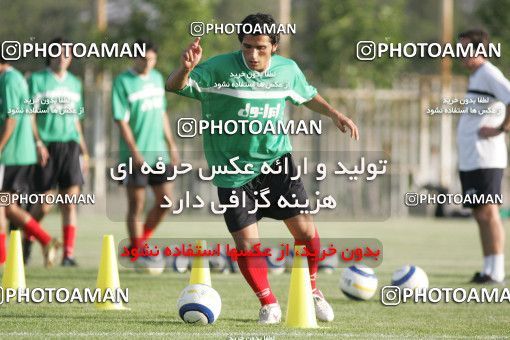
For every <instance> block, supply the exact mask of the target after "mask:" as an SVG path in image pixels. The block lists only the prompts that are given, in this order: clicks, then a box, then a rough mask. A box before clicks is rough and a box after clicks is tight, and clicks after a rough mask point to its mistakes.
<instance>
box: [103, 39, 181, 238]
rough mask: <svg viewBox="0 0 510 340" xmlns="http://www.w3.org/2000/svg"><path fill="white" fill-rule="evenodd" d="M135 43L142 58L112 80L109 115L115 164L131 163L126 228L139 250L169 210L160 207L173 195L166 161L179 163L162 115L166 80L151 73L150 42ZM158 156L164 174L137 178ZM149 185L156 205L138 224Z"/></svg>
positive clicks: (152, 49) (153, 61) (153, 62)
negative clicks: (115, 137)
mask: <svg viewBox="0 0 510 340" xmlns="http://www.w3.org/2000/svg"><path fill="white" fill-rule="evenodd" d="M135 43H136V44H140V45H143V44H145V51H146V54H145V57H138V58H135V60H134V63H133V67H132V68H131V69H129V70H127V71H125V72H123V73H121V74H120V75H118V76H117V78H116V79H115V81H114V84H113V89H112V112H113V118H114V120H115V122H116V123H117V125H118V126H119V129H120V135H121V138H120V143H119V144H120V151H119V161H120V162H121V163H127V162H128V159H129V158H130V157H131V158H132V161H133V163H134V166H133V174H130V175H128V176H127V177H126V178H125V180H124V184H125V185H126V190H127V194H128V213H127V226H128V233H129V237H130V240H131V246H133V247H137V248H139V247H140V246H142V245H143V243H144V242H145V241H146V240H148V239H149V238H150V237H151V235H152V233H153V232H154V230H155V228H156V227H157V226H158V224H159V223H160V222H161V220H162V219H163V217H164V215H165V213H166V212H167V210H168V209H165V208H161V206H160V205H161V204H162V203H164V202H165V200H164V197H165V195H166V196H167V197H170V196H171V184H170V182H168V181H167V177H168V176H170V175H171V174H172V172H171V169H172V168H171V165H170V162H171V161H172V162H173V163H174V164H179V163H180V160H179V154H178V151H177V146H176V144H175V141H174V138H173V136H172V132H171V130H170V124H169V121H168V117H167V115H166V106H167V103H166V98H165V89H164V79H163V76H162V75H161V73H159V72H158V71H156V70H155V69H154V67H155V66H156V61H157V56H158V55H157V48H156V46H155V45H154V44H153V43H152V42H151V41H148V40H137V41H136V42H135ZM169 152H170V155H171V157H169V156H170V155H169ZM159 157H161V161H162V162H163V163H164V164H165V165H166V166H165V173H163V174H152V173H151V174H148V175H145V174H142V173H141V171H140V168H141V165H142V164H143V163H144V162H146V163H147V164H148V165H150V166H151V167H152V168H154V167H155V165H156V163H157V162H158V158H159ZM147 185H150V187H151V188H152V191H153V192H154V196H155V201H154V206H153V207H152V208H151V209H150V211H149V212H148V214H147V216H146V218H145V223H144V224H143V225H142V219H143V216H142V215H143V209H144V204H145V187H146V186H147Z"/></svg>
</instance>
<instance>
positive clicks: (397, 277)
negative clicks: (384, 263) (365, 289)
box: [391, 265, 429, 290]
mask: <svg viewBox="0 0 510 340" xmlns="http://www.w3.org/2000/svg"><path fill="white" fill-rule="evenodd" d="M391 285H392V286H397V287H400V288H409V289H412V290H424V289H427V288H428V287H429V278H428V277H427V273H425V271H424V270H423V269H421V268H420V267H418V266H414V265H405V266H403V267H401V268H399V269H397V270H396V271H395V272H394V273H393V275H392V276H391Z"/></svg>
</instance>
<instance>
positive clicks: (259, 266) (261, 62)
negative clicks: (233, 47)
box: [166, 13, 359, 324]
mask: <svg viewBox="0 0 510 340" xmlns="http://www.w3.org/2000/svg"><path fill="white" fill-rule="evenodd" d="M241 24H242V25H258V27H270V26H272V25H276V23H275V21H274V19H273V18H272V17H271V16H270V15H267V14H260V13H259V14H253V15H249V16H248V17H246V18H245V19H244V20H243V21H242V23H241ZM252 27H253V26H252ZM252 32H253V31H252ZM262 33H267V34H258V35H255V34H250V35H247V34H244V33H242V32H241V33H239V34H238V39H239V41H240V43H241V50H240V51H237V52H233V53H228V54H224V55H219V56H216V57H213V58H210V59H209V60H207V61H205V62H203V63H201V64H199V62H200V60H201V58H202V48H201V46H200V39H199V38H197V39H195V41H194V42H193V43H191V44H190V45H189V46H188V47H187V48H186V49H185V50H184V52H183V54H182V56H181V65H180V67H179V68H177V69H176V70H175V71H174V72H172V74H171V75H170V76H169V77H168V80H167V82H166V89H167V90H168V91H172V92H175V93H177V94H180V95H183V96H187V97H190V98H194V99H198V100H199V101H200V102H201V104H202V119H205V120H208V121H221V120H223V121H225V120H237V121H241V120H250V121H253V120H259V121H260V123H261V124H264V123H266V122H267V121H269V120H271V121H272V122H274V123H277V122H279V121H282V120H284V108H285V102H286V101H290V102H291V103H293V104H295V105H301V104H304V105H305V106H306V107H308V108H309V109H310V110H312V111H314V112H318V113H320V114H323V115H325V116H327V117H329V118H331V119H332V120H333V122H334V124H335V125H336V126H337V127H338V128H339V129H340V131H342V132H347V131H349V132H350V135H351V138H353V139H356V140H357V139H358V138H359V135H358V129H357V127H356V125H355V124H354V123H353V122H352V121H351V120H350V119H349V118H347V117H346V116H345V115H343V114H342V113H340V112H338V111H337V110H335V109H334V108H333V107H331V106H330V105H329V104H328V103H327V102H326V101H325V100H324V99H323V98H322V97H321V96H320V95H319V94H318V93H317V90H316V89H315V88H314V87H312V86H311V85H309V84H308V83H307V81H306V78H305V76H304V75H303V73H302V72H301V70H300V69H299V67H298V66H297V65H296V63H295V62H294V61H292V60H291V59H287V58H283V57H281V56H278V55H276V54H275V53H276V51H277V48H278V41H279V34H274V33H271V32H262ZM218 84H219V85H221V86H219V85H218ZM225 85H226V86H225ZM269 85H272V86H269ZM203 141H204V152H205V156H206V158H207V161H208V164H209V166H210V167H212V166H227V167H228V168H229V169H232V168H233V167H232V166H230V163H229V159H232V158H233V157H239V159H238V160H237V161H236V163H237V165H238V166H239V167H240V168H241V169H246V168H245V166H246V165H248V164H251V165H252V166H251V170H253V172H254V174H251V175H250V174H236V175H226V174H224V175H217V176H215V178H214V182H213V183H214V184H215V185H216V186H218V196H219V200H220V203H222V204H228V203H229V202H231V200H230V197H231V196H232V195H236V196H238V199H239V200H238V202H241V196H244V197H245V199H246V201H245V205H244V206H242V207H241V206H239V207H236V208H234V207H230V208H227V209H226V212H225V213H224V218H225V221H226V224H227V227H228V229H229V231H230V233H231V234H232V236H233V238H234V241H235V243H236V247H237V248H238V249H240V250H247V249H250V248H251V247H252V246H253V244H254V243H257V242H258V238H259V234H258V226H257V222H258V220H260V219H261V218H263V217H271V218H275V219H278V220H283V221H284V223H285V224H286V226H287V228H288V229H289V231H290V233H291V234H292V236H293V237H294V239H295V242H296V244H297V245H306V247H307V248H308V249H309V250H310V251H311V252H317V253H318V251H319V249H320V239H319V235H318V232H317V228H316V227H315V224H314V222H313V220H312V217H311V216H310V215H305V214H301V213H300V211H301V210H302V208H301V209H299V208H279V207H278V206H277V204H276V203H277V201H278V199H279V198H280V197H281V196H283V197H285V198H286V199H287V200H288V201H292V202H293V201H294V199H298V200H299V202H303V201H305V200H306V199H307V195H306V192H305V190H304V187H303V183H302V181H301V180H300V179H298V180H291V177H294V176H296V173H297V170H296V168H295V166H294V164H293V162H292V156H291V155H290V152H291V150H292V149H291V145H290V141H289V138H288V136H287V135H282V134H266V135H253V134H238V135H220V134H217V133H214V134H213V133H211V131H206V133H205V134H204V135H203ZM264 162H266V163H268V164H272V166H277V165H279V164H280V162H288V163H290V171H289V173H287V174H278V175H275V174H267V175H265V174H262V173H261V171H260V168H261V166H262V164H263V163H264ZM267 188H268V189H270V194H268V196H267V198H268V199H269V201H270V203H271V206H270V207H269V208H264V209H259V210H258V211H257V212H256V213H255V214H253V213H249V211H250V210H251V211H254V210H256V209H253V208H254V207H255V203H254V201H255V196H256V195H257V193H260V192H261V190H263V189H267ZM242 194H245V195H242ZM238 263H239V268H240V270H241V272H242V274H243V276H244V277H245V279H246V280H247V282H248V283H249V285H250V286H251V288H252V289H253V291H254V292H255V294H256V295H257V297H258V298H259V300H260V302H261V305H262V307H261V309H260V312H259V321H260V322H261V323H266V324H267V323H278V322H280V320H281V309H280V306H279V304H278V302H277V300H276V297H275V296H274V295H273V293H272V292H271V288H270V286H269V282H268V279H267V264H266V261H265V259H264V258H261V257H240V258H239V260H238ZM308 265H309V269H310V280H311V285H312V289H313V296H314V302H315V310H316V315H317V318H318V319H319V320H321V321H332V320H333V318H334V314H333V309H332V308H331V306H330V305H329V303H328V302H327V301H326V300H325V299H324V296H323V295H322V293H321V291H320V290H319V289H318V288H317V287H316V278H317V268H318V259H317V257H308Z"/></svg>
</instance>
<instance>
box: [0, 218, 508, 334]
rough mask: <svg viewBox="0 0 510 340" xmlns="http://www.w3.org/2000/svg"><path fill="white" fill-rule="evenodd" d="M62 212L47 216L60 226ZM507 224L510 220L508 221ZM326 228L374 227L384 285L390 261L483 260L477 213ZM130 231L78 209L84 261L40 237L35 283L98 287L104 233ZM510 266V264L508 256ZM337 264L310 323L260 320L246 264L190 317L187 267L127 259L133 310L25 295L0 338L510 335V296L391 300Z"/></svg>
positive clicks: (196, 232)
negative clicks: (211, 310)
mask: <svg viewBox="0 0 510 340" xmlns="http://www.w3.org/2000/svg"><path fill="white" fill-rule="evenodd" d="M59 220H60V219H59V217H58V215H56V214H53V215H51V216H49V217H48V218H47V220H45V223H44V225H45V226H47V227H48V229H49V230H51V231H52V232H53V233H54V234H59V233H60V231H59V227H58V226H59V224H60V223H59ZM506 224H507V223H506ZM318 226H319V230H320V233H321V236H323V237H375V238H378V239H380V240H381V241H382V243H383V246H384V261H383V263H382V265H381V266H380V267H379V268H376V274H377V276H378V278H379V286H380V287H381V286H384V285H387V284H389V283H390V276H391V273H392V271H394V270H395V269H396V268H397V267H399V266H401V265H403V264H406V263H413V264H416V265H419V266H421V267H422V268H423V269H424V270H425V271H426V272H427V273H428V275H429V280H430V285H431V287H469V284H467V283H466V282H467V281H468V280H469V279H470V278H471V276H472V274H473V272H474V271H475V270H478V269H479V268H480V267H481V256H480V252H481V251H480V247H479V244H478V231H477V229H476V226H475V223H474V222H473V221H472V220H449V221H437V220H433V219H406V220H388V221H384V222H370V223H368V222H357V223H353V222H349V223H347V222H344V223H319V224H318ZM108 233H111V234H114V235H115V239H116V241H119V240H120V239H122V238H123V237H125V226H124V224H123V223H118V222H115V223H114V222H111V221H110V220H108V219H107V218H106V217H104V216H101V215H95V214H94V213H91V212H82V213H81V215H80V231H79V236H78V242H77V250H76V256H77V259H78V260H79V262H80V265H81V267H80V268H77V269H67V268H61V267H57V268H53V269H51V270H46V269H44V268H43V267H42V259H41V258H40V251H39V246H38V245H36V246H35V247H34V250H33V251H34V256H33V259H32V262H31V263H30V264H29V265H28V266H27V267H26V269H25V270H26V280H27V285H28V286H29V287H68V288H74V287H79V288H85V287H91V288H93V287H95V280H96V275H97V265H98V262H99V256H100V254H99V251H100V247H101V240H102V235H103V234H108ZM261 235H262V236H264V237H276V236H279V235H285V236H286V237H287V236H288V235H287V233H286V231H285V230H284V226H283V224H280V223H276V222H266V223H263V224H262V225H261ZM223 236H225V237H226V236H228V235H227V233H226V227H225V226H224V225H223V223H222V222H221V219H218V222H210V223H203V222H201V223H192V222H189V223H180V224H179V225H176V224H172V223H171V222H169V221H168V220H167V222H165V223H164V225H162V226H161V228H160V229H159V230H158V232H157V233H156V235H155V237H197V238H199V237H223ZM507 272H510V267H509V266H507ZM339 275H340V272H339V270H338V271H337V272H335V273H334V274H331V275H326V274H323V275H321V276H320V277H319V281H318V282H319V286H320V287H321V289H322V290H323V292H324V294H325V296H326V297H327V298H328V300H329V301H330V303H331V304H332V305H333V308H334V310H335V316H336V317H335V321H334V322H332V323H328V324H320V328H318V329H312V330H296V329H290V328H287V327H285V326H284V325H283V324H282V325H277V326H261V325H258V324H257V322H256V321H257V318H258V309H259V304H258V301H257V299H256V298H255V296H254V295H253V294H252V292H251V290H250V289H249V286H248V285H247V284H246V283H245V282H244V280H243V278H242V276H241V275H240V274H230V275H223V274H213V275H212V280H213V286H214V288H215V289H216V290H217V291H218V292H219V294H220V295H221V298H222V302H223V307H222V312H221V315H220V318H219V320H218V322H217V323H215V324H214V325H210V326H197V325H186V324H184V323H183V322H181V320H180V319H179V316H178V314H177V309H176V299H177V297H178V295H179V292H180V291H181V290H182V289H183V288H184V287H185V286H186V285H187V281H188V278H189V273H188V274H177V273H173V272H165V273H163V274H162V275H160V276H148V275H143V274H138V273H135V272H134V271H132V270H128V269H125V268H122V266H121V272H120V279H121V285H122V287H123V288H126V287H127V288H129V305H128V306H129V307H130V308H131V310H130V311H98V310H95V309H94V306H92V305H80V304H34V305H30V304H28V305H27V304H23V305H14V304H11V305H2V306H0V318H1V327H0V338H6V337H10V336H17V337H27V338H48V337H51V338H53V337H64V338H70V337H73V338H74V337H93V338H103V337H112V338H126V337H135V338H142V337H143V338H147V337H150V338H156V337H158V338H178V339H191V338H194V339H197V338H224V339H225V338H228V337H237V338H241V337H244V338H245V339H246V337H254V338H255V337H263V336H266V337H268V336H272V337H274V338H276V339H285V338H310V337H329V338H346V337H353V338H371V339H373V338H376V337H377V338H424V337H435V338H438V337H445V338H474V337H478V338H489V337H490V338H503V337H509V336H510V318H509V315H510V304H508V303H506V304H473V303H470V304H455V303H439V304H430V303H428V304H416V305H415V304H412V303H408V304H405V305H400V306H397V307H385V306H383V305H382V304H381V303H380V301H379V294H377V295H376V297H375V298H374V299H373V300H371V301H368V302H354V301H350V300H348V299H347V298H346V297H345V296H344V295H343V294H342V293H341V291H340V290H339V288H338V282H339ZM289 279H290V275H289V274H283V275H278V276H271V277H270V280H271V283H272V288H273V290H274V292H275V293H276V295H277V297H278V299H279V302H280V303H281V305H282V310H283V312H284V313H285V310H286V305H287V292H288V286H289Z"/></svg>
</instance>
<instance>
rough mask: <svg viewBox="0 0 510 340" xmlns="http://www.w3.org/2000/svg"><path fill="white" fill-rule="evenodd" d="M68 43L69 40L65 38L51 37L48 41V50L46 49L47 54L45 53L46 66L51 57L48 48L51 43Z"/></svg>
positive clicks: (48, 64)
mask: <svg viewBox="0 0 510 340" xmlns="http://www.w3.org/2000/svg"><path fill="white" fill-rule="evenodd" d="M68 43H70V41H69V40H67V39H64V38H62V37H56V38H53V39H51V41H50V42H49V43H48V51H47V55H46V66H50V60H51V57H50V53H49V49H50V46H51V44H68Z"/></svg>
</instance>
